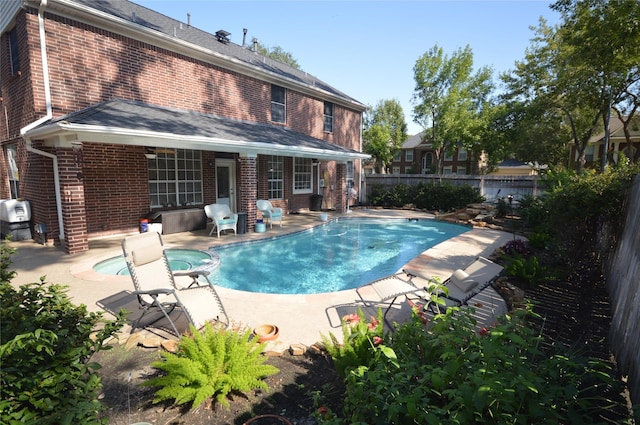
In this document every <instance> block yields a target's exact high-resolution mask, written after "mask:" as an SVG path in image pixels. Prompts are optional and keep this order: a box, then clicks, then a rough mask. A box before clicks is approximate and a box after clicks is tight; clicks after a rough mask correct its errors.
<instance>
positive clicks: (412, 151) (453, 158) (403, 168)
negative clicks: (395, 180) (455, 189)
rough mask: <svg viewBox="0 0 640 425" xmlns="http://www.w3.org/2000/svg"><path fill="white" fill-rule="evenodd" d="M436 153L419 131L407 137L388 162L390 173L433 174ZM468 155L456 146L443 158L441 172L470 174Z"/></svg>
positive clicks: (470, 167)
mask: <svg viewBox="0 0 640 425" xmlns="http://www.w3.org/2000/svg"><path fill="white" fill-rule="evenodd" d="M435 161H436V155H435V152H434V150H433V144H432V142H431V140H430V139H429V138H428V136H427V137H425V133H424V132H421V133H418V134H416V135H414V136H411V137H409V138H408V139H407V140H406V141H405V142H404V143H403V145H402V149H401V151H400V152H399V153H398V154H397V155H396V156H395V157H394V158H393V162H392V163H391V164H390V171H391V173H392V174H433V173H435V170H436V163H435ZM473 165H474V164H473V163H472V160H471V158H470V155H467V151H466V150H465V149H462V148H456V149H455V151H454V152H453V154H452V155H447V156H445V158H444V166H443V169H442V170H443V174H445V175H446V174H458V175H467V174H471V173H472V170H473V169H474V167H473Z"/></svg>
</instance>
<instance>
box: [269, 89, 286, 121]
mask: <svg viewBox="0 0 640 425" xmlns="http://www.w3.org/2000/svg"><path fill="white" fill-rule="evenodd" d="M285 106H286V102H285V92H284V87H280V86H274V85H272V86H271V121H273V122H282V123H283V122H286V121H285V117H286V108H285Z"/></svg>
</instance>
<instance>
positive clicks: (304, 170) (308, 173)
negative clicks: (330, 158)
mask: <svg viewBox="0 0 640 425" xmlns="http://www.w3.org/2000/svg"><path fill="white" fill-rule="evenodd" d="M312 191H313V165H312V163H311V159H310V158H294V159H293V193H311V192H312Z"/></svg>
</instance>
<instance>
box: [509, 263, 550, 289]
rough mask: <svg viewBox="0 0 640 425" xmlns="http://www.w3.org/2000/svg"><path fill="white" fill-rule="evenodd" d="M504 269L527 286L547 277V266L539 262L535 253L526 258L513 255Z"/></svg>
mask: <svg viewBox="0 0 640 425" xmlns="http://www.w3.org/2000/svg"><path fill="white" fill-rule="evenodd" d="M504 269H505V271H506V272H507V274H508V275H509V276H514V277H516V278H518V279H521V280H522V281H523V282H525V283H527V284H528V285H529V287H534V286H536V285H537V284H539V283H540V282H542V281H543V280H544V279H545V278H546V277H547V268H546V267H545V266H543V265H542V264H540V261H539V260H538V257H536V256H535V255H533V256H531V257H527V258H525V257H520V256H515V257H513V258H512V259H511V261H510V262H509V263H508V264H507V265H506V266H505V268H504Z"/></svg>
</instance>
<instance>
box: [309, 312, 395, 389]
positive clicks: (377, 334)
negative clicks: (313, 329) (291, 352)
mask: <svg viewBox="0 0 640 425" xmlns="http://www.w3.org/2000/svg"><path fill="white" fill-rule="evenodd" d="M383 322H384V320H383V317H382V310H380V309H378V314H377V318H375V317H371V321H370V322H367V320H366V319H365V317H364V312H363V311H362V309H358V312H357V313H356V314H349V315H346V316H345V317H343V318H342V335H343V342H342V343H339V342H338V339H337V338H336V336H335V335H334V334H332V333H329V336H326V335H322V342H323V343H324V346H325V348H326V350H327V352H328V353H329V355H330V356H331V358H332V359H333V364H334V366H335V368H336V371H337V372H338V375H340V376H341V377H345V376H346V374H347V372H349V371H350V370H351V369H353V368H356V367H358V366H360V365H363V364H367V363H368V362H369V361H370V359H371V358H373V356H374V353H375V347H376V346H377V345H380V344H382V343H384V341H385V340H386V339H387V338H388V336H387V335H386V334H385V332H384V325H383Z"/></svg>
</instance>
